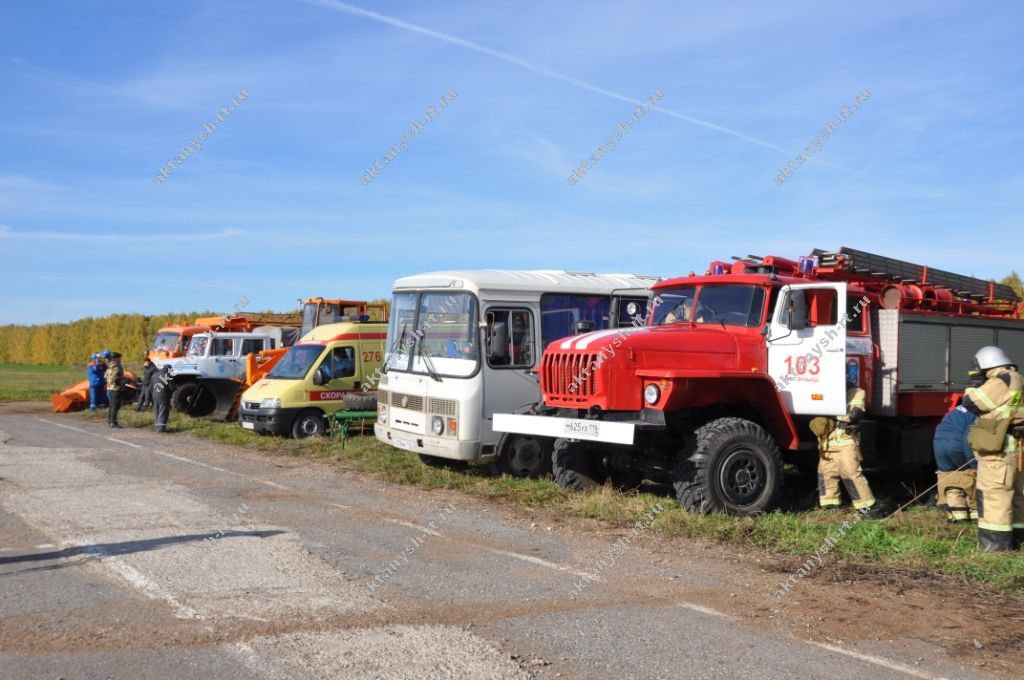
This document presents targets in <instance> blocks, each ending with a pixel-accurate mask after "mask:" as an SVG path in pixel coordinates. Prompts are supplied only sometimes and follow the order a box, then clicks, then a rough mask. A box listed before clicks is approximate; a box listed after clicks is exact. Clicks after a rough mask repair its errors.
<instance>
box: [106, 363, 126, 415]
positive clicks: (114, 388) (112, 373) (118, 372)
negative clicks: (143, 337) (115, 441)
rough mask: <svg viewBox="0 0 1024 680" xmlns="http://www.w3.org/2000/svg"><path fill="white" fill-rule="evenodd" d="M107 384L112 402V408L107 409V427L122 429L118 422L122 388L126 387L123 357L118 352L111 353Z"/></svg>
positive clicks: (109, 398)
mask: <svg viewBox="0 0 1024 680" xmlns="http://www.w3.org/2000/svg"><path fill="white" fill-rule="evenodd" d="M104 377H105V378H106V382H107V399H108V400H109V401H110V408H108V409H107V426H108V427H114V428H120V427H121V426H120V425H119V424H118V422H117V412H118V410H120V408H121V388H122V387H124V367H123V366H121V355H120V354H119V353H118V352H111V353H110V367H109V368H107V372H106V374H105V375H104Z"/></svg>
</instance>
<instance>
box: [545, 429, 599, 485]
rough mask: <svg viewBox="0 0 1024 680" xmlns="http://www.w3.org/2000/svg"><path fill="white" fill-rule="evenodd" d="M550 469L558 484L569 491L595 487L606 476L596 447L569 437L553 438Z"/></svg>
mask: <svg viewBox="0 0 1024 680" xmlns="http://www.w3.org/2000/svg"><path fill="white" fill-rule="evenodd" d="M551 469H552V472H554V475H555V481H556V482H558V486H560V487H562V488H563V489H569V490H571V491H586V490H587V489H595V488H597V487H599V486H602V485H603V484H604V482H605V478H606V477H607V475H606V473H605V470H604V465H602V464H601V452H600V451H599V450H598V448H597V447H596V446H595V445H593V444H591V443H589V442H581V441H571V440H569V439H556V440H555V450H554V453H552V454H551Z"/></svg>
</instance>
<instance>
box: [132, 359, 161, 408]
mask: <svg viewBox="0 0 1024 680" xmlns="http://www.w3.org/2000/svg"><path fill="white" fill-rule="evenodd" d="M156 371H157V368H156V364H154V363H153V362H152V361H150V360H149V357H146V360H145V361H143V362H142V381H141V384H140V385H139V400H138V403H136V404H135V410H136V411H141V410H142V409H144V408H149V407H150V406H152V405H153V376H154V375H156Z"/></svg>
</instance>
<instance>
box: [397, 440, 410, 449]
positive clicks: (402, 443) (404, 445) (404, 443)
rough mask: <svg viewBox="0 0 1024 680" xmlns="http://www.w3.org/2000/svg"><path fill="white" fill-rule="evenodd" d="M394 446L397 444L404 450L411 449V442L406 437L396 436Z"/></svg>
mask: <svg viewBox="0 0 1024 680" xmlns="http://www.w3.org/2000/svg"><path fill="white" fill-rule="evenodd" d="M395 446H397V447H398V448H400V449H405V450H406V451H412V450H413V445H412V442H411V441H409V440H408V439H397V438H396V439H395Z"/></svg>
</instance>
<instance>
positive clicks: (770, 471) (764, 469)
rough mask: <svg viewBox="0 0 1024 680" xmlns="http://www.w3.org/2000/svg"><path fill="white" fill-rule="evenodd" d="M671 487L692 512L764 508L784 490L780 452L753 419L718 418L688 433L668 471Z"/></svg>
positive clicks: (746, 511)
mask: <svg viewBox="0 0 1024 680" xmlns="http://www.w3.org/2000/svg"><path fill="white" fill-rule="evenodd" d="M672 486H673V487H674V488H675V492H676V498H677V499H678V500H679V504H680V505H682V506H683V509H685V510H688V511H690V512H697V513H701V514H707V513H709V512H725V513H728V514H730V515H755V514H758V513H762V512H767V511H769V510H771V509H772V508H773V507H774V506H775V504H776V503H777V502H778V499H779V494H780V492H781V491H782V454H781V452H780V451H779V447H778V445H776V443H775V441H774V440H773V439H772V438H771V436H769V435H768V433H767V432H765V430H764V428H762V427H761V426H760V425H758V424H757V423H754V422H751V421H749V420H744V419H743V418H718V419H716V420H712V421H709V422H707V423H705V424H704V425H701V426H700V427H699V428H697V431H696V432H695V433H694V434H693V435H692V436H690V437H687V440H686V444H685V445H684V448H683V451H682V453H681V454H680V456H679V459H678V460H677V461H676V464H675V467H674V468H673V470H672Z"/></svg>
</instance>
